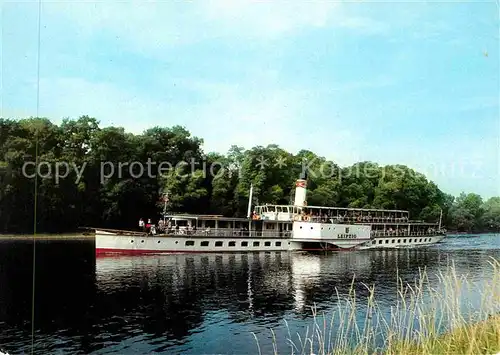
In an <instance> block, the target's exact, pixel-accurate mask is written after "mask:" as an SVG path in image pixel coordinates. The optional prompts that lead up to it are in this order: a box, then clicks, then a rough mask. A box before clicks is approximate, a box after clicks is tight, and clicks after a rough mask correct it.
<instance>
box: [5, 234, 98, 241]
mask: <svg viewBox="0 0 500 355" xmlns="http://www.w3.org/2000/svg"><path fill="white" fill-rule="evenodd" d="M33 239H36V240H89V239H95V235H94V234H90V233H88V234H87V233H85V234H84V233H65V234H36V235H33V234H31V235H29V234H0V240H33Z"/></svg>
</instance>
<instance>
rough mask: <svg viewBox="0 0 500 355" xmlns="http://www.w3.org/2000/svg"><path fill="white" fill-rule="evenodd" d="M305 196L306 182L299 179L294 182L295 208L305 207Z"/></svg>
mask: <svg viewBox="0 0 500 355" xmlns="http://www.w3.org/2000/svg"><path fill="white" fill-rule="evenodd" d="M306 195H307V181H306V180H304V179H299V180H297V181H296V182H295V202H294V205H295V206H299V207H304V206H307V202H306Z"/></svg>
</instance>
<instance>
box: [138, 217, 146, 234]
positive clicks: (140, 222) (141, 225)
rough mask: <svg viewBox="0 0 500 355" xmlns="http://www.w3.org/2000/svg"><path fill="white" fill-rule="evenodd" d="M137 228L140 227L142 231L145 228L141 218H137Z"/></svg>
mask: <svg viewBox="0 0 500 355" xmlns="http://www.w3.org/2000/svg"><path fill="white" fill-rule="evenodd" d="M139 228H141V229H142V230H143V231H145V230H146V227H145V226H144V220H143V219H142V218H139Z"/></svg>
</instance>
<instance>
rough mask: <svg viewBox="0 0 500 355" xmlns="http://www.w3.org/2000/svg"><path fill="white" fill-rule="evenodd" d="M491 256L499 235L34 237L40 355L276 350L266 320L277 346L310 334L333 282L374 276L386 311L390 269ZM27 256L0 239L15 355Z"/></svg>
mask: <svg viewBox="0 0 500 355" xmlns="http://www.w3.org/2000/svg"><path fill="white" fill-rule="evenodd" d="M489 257H495V258H497V259H500V235H483V236H480V237H478V238H462V237H460V238H448V239H446V240H445V241H444V242H443V243H441V244H439V245H435V246H432V247H429V248H424V249H410V250H385V251H384V250H382V251H361V252H340V253H333V254H329V255H310V254H288V253H267V254H266V253H257V254H221V255H213V254H212V255H203V254H196V255H163V256H159V255H150V256H144V257H141V256H133V257H98V258H96V257H95V256H94V243H93V242H92V241H88V240H85V241H39V242H37V245H36V268H35V280H36V281H35V314H34V321H35V322H34V324H35V353H40V354H46V353H51V354H52V353H53V354H58V353H71V354H76V353H85V354H88V353H96V354H105V353H119V354H123V353H150V352H163V353H169V354H170V353H186V354H202V353H205V354H207V353H209V354H214V353H238V354H256V353H258V348H257V345H256V341H255V338H254V335H253V333H254V334H255V336H256V337H257V338H258V340H259V344H260V347H261V351H262V353H264V354H265V353H270V352H272V351H273V345H272V334H271V331H270V329H273V330H274V331H275V334H276V342H277V346H278V349H279V351H280V353H290V347H289V346H288V345H287V343H286V338H287V335H288V332H289V331H290V332H291V334H292V337H293V338H295V339H297V337H296V335H294V334H295V333H296V332H299V333H300V334H301V335H303V334H305V331H306V327H307V326H311V324H312V323H311V320H312V318H313V317H312V312H311V306H313V305H316V307H317V311H318V312H323V311H325V312H328V311H329V310H331V309H333V308H334V307H336V306H337V304H338V299H337V294H336V290H337V291H338V292H339V294H340V295H341V296H342V295H345V294H346V293H347V292H348V290H349V288H350V284H351V281H352V278H353V276H355V277H356V280H358V281H359V282H363V283H365V284H367V285H371V284H375V285H376V296H377V299H378V300H379V303H380V305H381V307H383V308H384V307H385V308H386V309H387V310H388V309H389V308H390V307H391V305H394V302H395V299H396V294H395V290H396V288H397V278H396V274H397V273H399V276H400V277H401V278H402V279H403V280H407V281H411V280H413V279H414V278H415V277H417V276H418V275H419V271H420V270H422V269H426V270H427V272H428V273H429V274H430V275H432V274H435V273H437V272H439V271H440V270H443V269H444V268H445V267H446V266H447V265H450V264H451V263H452V262H454V263H455V265H456V267H457V270H458V273H463V274H467V275H469V277H471V278H472V279H475V280H477V281H479V282H481V281H487V279H488V278H489V277H491V275H489V274H488V263H487V261H488V258H489ZM32 262H33V255H32V244H31V242H30V241H11V240H8V241H5V240H4V241H0V349H4V350H7V351H8V352H9V353H11V354H17V353H23V352H25V353H30V352H31V329H32V328H31V327H32V276H33V274H32V272H33V268H32V266H33V263H32ZM397 269H398V271H396V270H397ZM431 282H436V283H438V282H439V281H438V280H437V279H436V278H432V277H431ZM355 289H356V292H357V293H356V298H357V299H359V300H363V298H366V297H367V295H368V291H367V290H366V288H365V287H364V286H362V285H361V284H360V283H356V286H355ZM362 313H363V312H361V311H360V314H359V317H362V316H363V314H362ZM285 320H286V321H287V323H288V327H287V326H286V323H285Z"/></svg>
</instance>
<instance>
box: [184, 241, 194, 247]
mask: <svg viewBox="0 0 500 355" xmlns="http://www.w3.org/2000/svg"><path fill="white" fill-rule="evenodd" d="M193 245H194V240H186V246H187V247H192V246H193Z"/></svg>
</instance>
